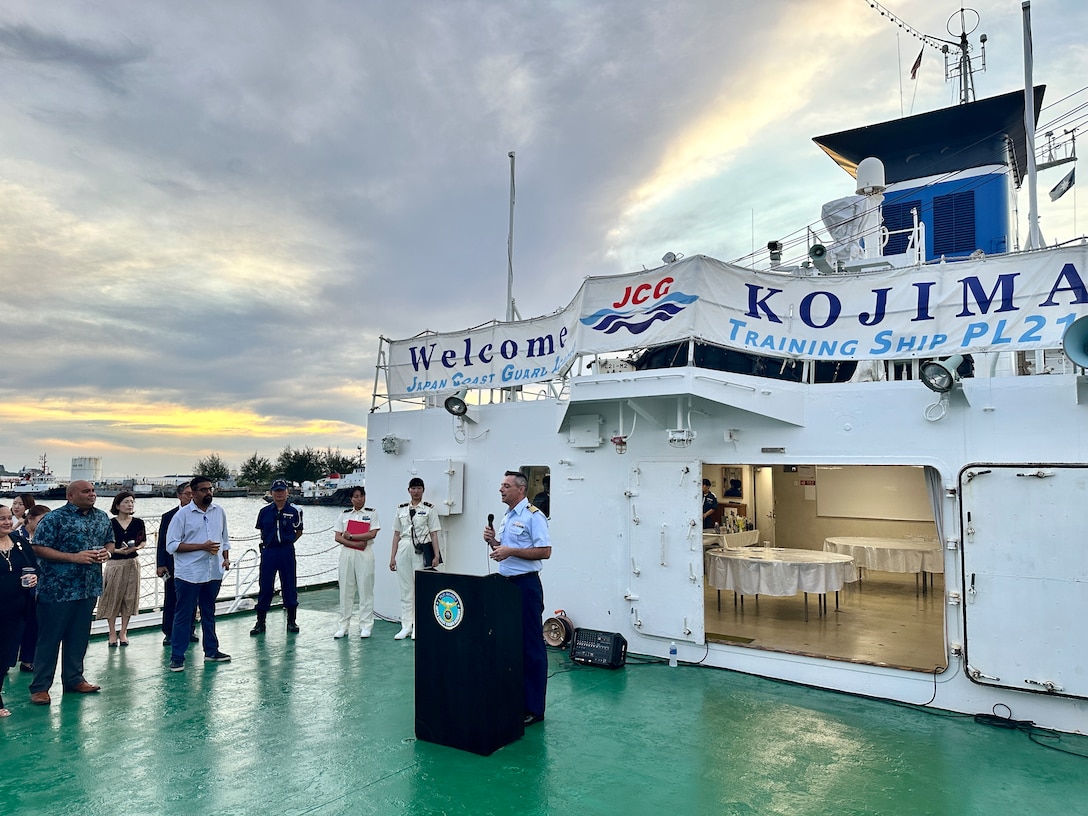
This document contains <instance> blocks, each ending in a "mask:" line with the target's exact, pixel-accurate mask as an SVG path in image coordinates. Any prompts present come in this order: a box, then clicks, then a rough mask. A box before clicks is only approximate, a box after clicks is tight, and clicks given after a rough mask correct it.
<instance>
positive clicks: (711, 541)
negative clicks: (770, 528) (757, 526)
mask: <svg viewBox="0 0 1088 816" xmlns="http://www.w3.org/2000/svg"><path fill="white" fill-rule="evenodd" d="M758 543H759V530H745V531H744V532H743V533H703V549H707V548H709V547H724V548H725V549H727V550H733V549H740V548H741V547H751V546H752V545H754V544H758Z"/></svg>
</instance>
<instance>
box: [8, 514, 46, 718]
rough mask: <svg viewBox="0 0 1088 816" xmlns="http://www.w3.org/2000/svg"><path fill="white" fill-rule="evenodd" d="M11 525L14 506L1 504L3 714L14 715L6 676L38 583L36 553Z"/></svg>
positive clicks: (16, 654) (13, 663) (12, 662)
mask: <svg viewBox="0 0 1088 816" xmlns="http://www.w3.org/2000/svg"><path fill="white" fill-rule="evenodd" d="M11 525H12V517H11V508H9V507H2V506H0V717H10V716H11V712H10V711H8V710H7V708H5V707H4V698H3V685H4V679H5V678H6V677H7V672H8V669H10V668H11V667H12V666H14V665H15V663H16V661H17V659H18V657H19V644H20V642H21V641H22V638H23V624H24V621H25V620H26V616H27V614H28V612H29V609H30V599H31V596H32V594H33V592H34V586H35V585H36V584H37V583H38V574H37V569H38V564H37V561H36V560H35V558H34V553H33V551H32V550H31V549H30V547H29V546H28V545H27V544H25V543H24V542H23V541H21V540H19V539H17V538H14V537H12V535H11ZM24 576H26V577H25V578H24Z"/></svg>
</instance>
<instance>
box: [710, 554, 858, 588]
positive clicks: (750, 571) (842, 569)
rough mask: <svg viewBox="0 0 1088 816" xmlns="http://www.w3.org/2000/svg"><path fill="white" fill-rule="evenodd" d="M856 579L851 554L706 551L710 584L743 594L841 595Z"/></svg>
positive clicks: (856, 575)
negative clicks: (825, 593)
mask: <svg viewBox="0 0 1088 816" xmlns="http://www.w3.org/2000/svg"><path fill="white" fill-rule="evenodd" d="M857 579H858V573H857V570H856V569H854V559H853V558H851V557H850V556H848V555H838V554H836V553H828V552H820V551H819V550H791V549H781V548H771V547H748V548H746V549H743V550H707V552H706V580H707V583H708V584H710V586H712V587H715V588H717V589H731V590H733V591H734V592H739V593H740V594H742V595H780V596H788V595H796V594H797V593H798V592H817V593H823V592H838V591H839V590H840V589H842V587H843V584H847V583H850V582H852V581H856V580H857Z"/></svg>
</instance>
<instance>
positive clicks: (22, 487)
mask: <svg viewBox="0 0 1088 816" xmlns="http://www.w3.org/2000/svg"><path fill="white" fill-rule="evenodd" d="M20 476H21V477H22V480H21V481H19V482H18V483H17V484H15V486H14V487H12V489H11V490H9V491H7V492H6V493H5V495H6V496H19V495H23V496H26V495H30V496H34V497H35V498H37V499H63V498H64V495H65V492H66V490H67V487H66V486H65V485H62V484H61V483H60V482H58V481H57V480H56V479H55V478H54V476H53V472H52V471H51V470H50V469H49V460H48V459H47V457H46V455H45V454H44V453H43V454H42V455H41V457H40V458H39V459H38V467H37V468H36V469H31V470H26V469H25V468H24V469H23V470H22V471H20Z"/></svg>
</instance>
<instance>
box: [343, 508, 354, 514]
mask: <svg viewBox="0 0 1088 816" xmlns="http://www.w3.org/2000/svg"><path fill="white" fill-rule="evenodd" d="M354 510H355V508H354V507H345V508H344V512H345V513H351V512H353V511H354Z"/></svg>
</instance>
